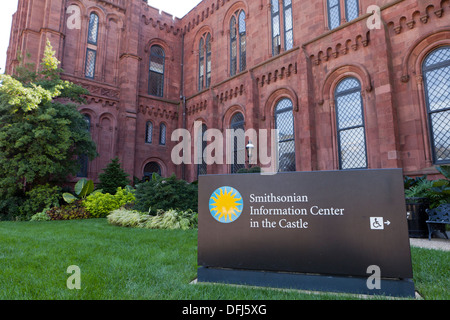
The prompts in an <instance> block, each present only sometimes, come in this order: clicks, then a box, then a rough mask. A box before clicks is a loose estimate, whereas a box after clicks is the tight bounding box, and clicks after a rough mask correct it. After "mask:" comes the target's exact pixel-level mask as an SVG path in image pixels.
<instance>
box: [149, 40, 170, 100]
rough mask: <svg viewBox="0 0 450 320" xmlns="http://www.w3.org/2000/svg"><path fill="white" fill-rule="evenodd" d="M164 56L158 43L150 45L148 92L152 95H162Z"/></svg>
mask: <svg viewBox="0 0 450 320" xmlns="http://www.w3.org/2000/svg"><path fill="white" fill-rule="evenodd" d="M165 58H166V54H165V52H164V49H163V48H161V47H160V46H158V45H154V46H152V47H151V49H150V70H149V80H148V94H150V95H152V96H157V97H163V96H164V68H165Z"/></svg>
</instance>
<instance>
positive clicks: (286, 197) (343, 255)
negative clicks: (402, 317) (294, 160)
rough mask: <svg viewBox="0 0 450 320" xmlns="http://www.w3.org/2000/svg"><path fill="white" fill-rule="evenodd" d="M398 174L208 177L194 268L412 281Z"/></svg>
mask: <svg viewBox="0 0 450 320" xmlns="http://www.w3.org/2000/svg"><path fill="white" fill-rule="evenodd" d="M403 190H404V189H403V177H402V171H401V170H400V169H387V170H355V171H319V172H292V173H279V174H276V175H261V174H236V175H207V176H201V177H200V179H199V226H198V228H199V229H198V265H199V266H202V267H205V268H215V269H222V268H225V269H233V270H243V271H249V270H254V271H269V272H288V273H302V274H311V273H312V274H320V275H332V276H352V277H365V278H367V277H368V270H369V269H370V268H369V267H371V266H375V267H376V268H379V269H378V270H380V273H381V277H383V278H395V279H405V278H406V279H412V266H411V254H410V247H409V238H408V227H407V220H406V208H405V200H404V191H403Z"/></svg>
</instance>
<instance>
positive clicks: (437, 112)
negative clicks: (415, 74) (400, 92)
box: [422, 46, 450, 164]
mask: <svg viewBox="0 0 450 320" xmlns="http://www.w3.org/2000/svg"><path fill="white" fill-rule="evenodd" d="M422 73H423V79H424V88H425V99H426V105H427V113H428V123H429V130H430V140H431V146H432V154H433V161H434V163H435V164H443V163H450V46H445V47H440V48H438V49H436V50H434V51H433V52H431V53H430V54H429V55H428V56H427V57H426V58H425V60H424V62H423V65H422Z"/></svg>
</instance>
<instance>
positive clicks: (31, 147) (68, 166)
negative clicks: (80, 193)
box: [0, 40, 97, 198]
mask: <svg viewBox="0 0 450 320" xmlns="http://www.w3.org/2000/svg"><path fill="white" fill-rule="evenodd" d="M59 63H60V62H59V61H58V60H57V59H56V57H55V52H54V51H53V49H52V46H51V44H50V42H49V41H48V40H47V46H46V49H45V52H44V57H43V59H42V62H41V64H40V67H39V68H37V70H36V69H34V70H32V69H31V66H30V65H29V64H28V65H22V66H21V67H19V68H17V70H16V74H15V75H13V76H10V75H0V81H1V85H0V197H2V198H4V197H5V196H10V195H13V194H17V193H18V192H26V191H29V190H31V189H32V188H33V187H34V186H36V185H41V184H45V183H47V182H48V181H52V180H63V179H65V178H66V177H67V175H69V174H72V175H74V174H76V172H77V171H78V170H79V164H78V161H77V157H78V156H80V155H87V156H88V157H89V158H90V159H93V158H95V157H96V156H97V153H96V146H95V144H94V142H93V141H92V139H91V137H90V134H89V132H88V130H87V129H86V122H85V120H84V117H83V116H82V115H81V114H80V112H79V111H78V110H77V105H76V104H74V103H83V102H85V101H84V99H83V96H82V95H84V94H88V93H89V92H88V91H86V90H85V89H83V88H82V87H80V86H77V85H75V84H73V83H70V82H68V81H64V80H62V79H61V78H60V76H59V75H60V73H61V71H62V70H61V69H59V68H58V65H59Z"/></svg>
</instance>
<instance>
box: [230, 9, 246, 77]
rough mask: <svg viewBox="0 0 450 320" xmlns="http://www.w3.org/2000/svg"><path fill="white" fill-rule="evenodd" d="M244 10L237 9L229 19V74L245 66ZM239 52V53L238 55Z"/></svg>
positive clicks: (231, 74)
mask: <svg viewBox="0 0 450 320" xmlns="http://www.w3.org/2000/svg"><path fill="white" fill-rule="evenodd" d="M245 23H246V22H245V12H244V10H237V11H236V12H235V13H234V15H233V16H232V17H231V20H230V76H234V75H235V74H236V73H237V70H238V66H239V72H242V71H244V70H245V69H246V68H247V28H246V24H245ZM238 52H239V55H238Z"/></svg>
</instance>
